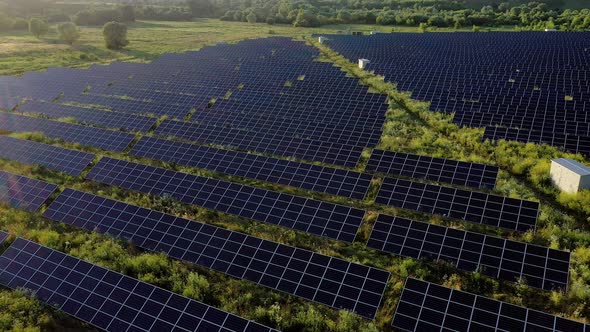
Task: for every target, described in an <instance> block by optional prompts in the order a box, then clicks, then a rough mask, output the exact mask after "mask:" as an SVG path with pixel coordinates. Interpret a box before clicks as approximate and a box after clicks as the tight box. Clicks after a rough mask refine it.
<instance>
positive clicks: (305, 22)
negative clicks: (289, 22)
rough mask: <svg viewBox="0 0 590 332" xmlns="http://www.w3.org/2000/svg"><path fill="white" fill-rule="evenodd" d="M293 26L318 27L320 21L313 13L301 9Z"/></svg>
mask: <svg viewBox="0 0 590 332" xmlns="http://www.w3.org/2000/svg"><path fill="white" fill-rule="evenodd" d="M293 25H294V26H296V27H317V26H320V21H319V19H318V17H317V16H316V14H314V13H313V12H312V11H309V10H304V9H300V10H299V12H298V13H297V17H296V18H295V22H293Z"/></svg>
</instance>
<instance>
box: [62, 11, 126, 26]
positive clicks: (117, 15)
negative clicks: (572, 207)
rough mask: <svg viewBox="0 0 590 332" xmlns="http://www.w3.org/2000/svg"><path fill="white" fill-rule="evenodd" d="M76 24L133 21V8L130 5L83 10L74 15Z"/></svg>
mask: <svg viewBox="0 0 590 332" xmlns="http://www.w3.org/2000/svg"><path fill="white" fill-rule="evenodd" d="M73 21H74V23H76V24H77V25H101V24H105V23H107V22H112V21H116V22H132V21H135V9H134V8H133V7H132V6H122V7H119V8H111V9H92V10H83V11H80V12H78V13H77V14H76V15H75V16H74V20H73Z"/></svg>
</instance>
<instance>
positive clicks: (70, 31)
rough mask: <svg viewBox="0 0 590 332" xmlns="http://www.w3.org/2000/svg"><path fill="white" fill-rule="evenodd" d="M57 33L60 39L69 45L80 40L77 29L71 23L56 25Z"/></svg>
mask: <svg viewBox="0 0 590 332" xmlns="http://www.w3.org/2000/svg"><path fill="white" fill-rule="evenodd" d="M57 31H58V32H59V36H60V38H61V39H63V41H65V42H66V43H67V44H69V45H72V44H73V43H74V42H75V41H76V40H78V39H80V32H79V31H78V27H77V26H76V25H75V24H74V23H72V22H67V23H62V24H60V25H58V26H57Z"/></svg>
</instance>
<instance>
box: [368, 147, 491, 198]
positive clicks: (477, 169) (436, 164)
mask: <svg viewBox="0 0 590 332" xmlns="http://www.w3.org/2000/svg"><path fill="white" fill-rule="evenodd" d="M366 170H367V171H371V172H378V173H383V174H390V175H396V176H405V177H409V178H414V179H427V180H430V181H435V182H444V183H450V184H454V185H458V186H465V187H473V188H486V189H493V188H494V187H495V186H496V178H497V177H498V167H496V166H491V165H483V164H474V163H468V162H462V161H455V160H450V159H442V158H433V157H428V156H419V155H412V154H407V153H402V152H392V151H384V150H373V153H372V154H371V157H370V158H369V161H368V162H367V167H366Z"/></svg>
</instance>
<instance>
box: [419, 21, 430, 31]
mask: <svg viewBox="0 0 590 332" xmlns="http://www.w3.org/2000/svg"><path fill="white" fill-rule="evenodd" d="M419 29H420V32H426V31H427V30H428V24H426V23H424V22H422V23H420V27H419Z"/></svg>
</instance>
